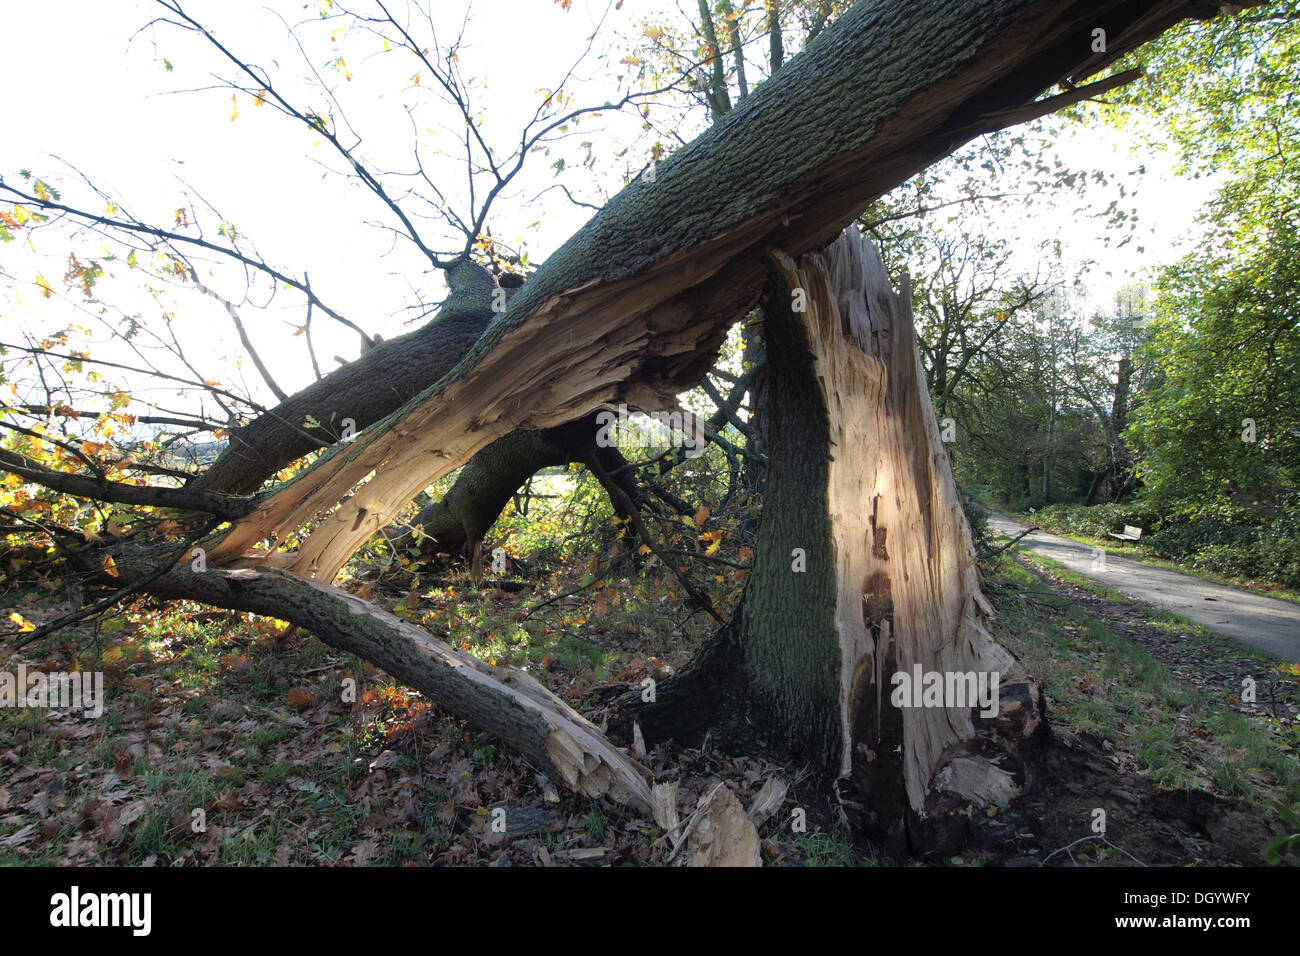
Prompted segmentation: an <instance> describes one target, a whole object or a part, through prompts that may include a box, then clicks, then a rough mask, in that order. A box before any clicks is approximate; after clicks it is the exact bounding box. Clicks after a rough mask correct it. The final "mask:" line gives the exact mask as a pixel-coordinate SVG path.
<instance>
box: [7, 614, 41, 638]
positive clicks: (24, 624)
mask: <svg viewBox="0 0 1300 956" xmlns="http://www.w3.org/2000/svg"><path fill="white" fill-rule="evenodd" d="M9 620H11V621H13V622H14V623H15V624H17V625H18V630H19V631H20V632H22V633H26V632H28V631H34V630H36V625H35V624H33V623H32V622H31V621H29V620H27V618H25V617H23V616H22V615H21V614H19V613H18V612H17V611H14V612H13V613H12V614H10V615H9Z"/></svg>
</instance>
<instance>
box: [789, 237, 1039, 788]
mask: <svg viewBox="0 0 1300 956" xmlns="http://www.w3.org/2000/svg"><path fill="white" fill-rule="evenodd" d="M771 256H772V259H773V262H774V263H775V265H776V267H777V268H778V269H779V270H780V272H781V274H782V276H783V278H784V280H785V281H786V283H787V284H788V286H789V288H791V289H792V290H798V291H800V292H802V298H803V300H804V301H803V302H802V303H800V304H802V305H804V308H803V309H802V310H800V309H798V308H797V307H796V310H795V312H796V315H797V316H798V318H799V320H800V321H801V323H802V325H803V327H804V330H805V332H806V335H807V339H808V344H809V346H810V348H811V351H812V354H813V357H814V374H815V378H816V380H817V383H818V387H819V388H820V389H821V392H822V395H823V398H824V400H825V404H826V409H827V413H828V415H829V419H830V447H831V453H832V461H831V465H830V477H829V496H828V497H829V504H830V511H831V524H832V541H833V545H834V552H835V561H836V579H837V580H836V591H837V595H836V601H837V603H836V612H835V623H836V628H837V631H838V636H839V642H840V650H841V659H842V662H841V667H840V675H841V680H840V709H841V722H842V726H841V731H842V734H843V741H844V746H843V749H842V759H841V767H840V772H841V775H842V776H844V777H848V776H850V774H851V773H852V771H853V764H854V761H860V760H870V759H872V758H873V756H874V750H873V748H876V747H878V746H879V745H878V742H877V741H875V740H855V739H854V733H855V728H856V727H858V726H859V714H858V712H857V711H858V708H861V707H873V708H875V710H876V713H877V714H879V713H880V711H881V709H882V708H886V707H890V706H891V704H890V701H889V699H888V698H889V695H890V685H891V678H892V677H893V674H894V673H897V672H904V673H911V671H912V669H913V667H914V665H918V664H919V665H921V667H922V668H923V670H924V671H926V672H934V671H937V672H941V673H949V672H963V673H964V672H991V671H994V672H998V673H999V674H1000V675H1001V678H1002V680H1003V681H1004V682H1006V681H1008V680H1011V679H1017V678H1020V677H1022V676H1023V672H1022V669H1021V667H1020V665H1019V663H1018V662H1017V661H1016V659H1015V658H1014V657H1012V656H1011V654H1009V653H1008V652H1007V651H1006V650H1005V649H1004V648H1002V647H1001V646H1000V645H999V644H998V643H997V642H996V641H994V640H993V638H992V636H991V635H990V633H989V631H988V629H987V626H986V625H987V621H988V618H989V617H990V616H991V613H992V609H991V607H990V606H989V604H988V602H987V601H986V600H985V598H984V596H983V594H982V593H981V591H980V583H979V572H978V568H977V566H976V558H975V549H974V547H973V545H972V543H971V537H970V530H969V527H968V526H967V523H966V517H965V513H964V511H963V508H962V502H961V499H960V496H959V493H958V491H957V486H956V483H955V481H954V479H953V475H952V468H951V466H950V465H949V462H948V456H947V452H946V450H945V449H944V447H943V444H942V442H941V441H940V435H939V426H938V422H937V421H936V420H935V415H934V411H933V408H932V407H931V404H930V402H929V400H928V397H927V392H926V386H925V374H924V371H923V369H922V367H921V364H920V353H919V351H918V350H917V348H916V341H915V333H914V330H913V325H912V312H911V290H910V288H909V285H908V283H907V281H906V279H904V282H903V287H902V289H901V290H900V292H898V293H895V292H894V290H893V288H892V287H891V285H890V283H889V278H888V276H887V275H886V273H885V270H884V267H883V265H882V264H881V261H880V257H879V255H878V254H877V252H876V250H875V247H874V246H872V244H871V243H870V242H869V241H867V240H866V239H864V238H863V237H861V236H860V235H859V234H857V232H856V230H849V231H846V232H845V233H844V234H843V235H842V236H841V237H840V238H839V239H837V240H836V241H835V242H834V243H833V244H832V245H831V246H830V247H829V248H828V249H827V251H826V252H825V253H824V254H822V255H809V256H806V257H805V258H804V259H802V260H801V261H800V262H799V263H795V262H794V261H793V260H792V259H791V258H790V257H789V256H787V255H785V254H784V253H782V252H780V251H773V252H772V253H771ZM900 710H901V712H902V721H903V749H904V754H903V756H904V776H905V783H906V790H907V796H908V801H909V803H910V804H911V806H912V809H913V810H915V811H917V812H921V811H922V809H923V806H924V802H925V796H926V794H927V793H928V792H929V791H930V790H931V784H932V778H933V776H934V774H935V773H936V771H937V770H939V769H940V767H941V766H942V765H943V764H944V763H945V762H946V761H947V760H948V759H951V757H952V756H953V753H954V749H955V748H954V745H958V744H960V743H961V742H962V741H965V740H968V739H970V738H971V737H973V736H974V734H975V727H974V725H973V723H972V719H971V709H970V707H962V706H947V707H905V708H900ZM870 723H871V724H872V725H874V726H879V725H880V721H879V720H873V721H871V722H870ZM859 745H861V746H859ZM971 769H972V768H970V767H963V772H961V773H950V774H948V775H947V776H946V777H945V778H944V782H945V783H946V784H948V785H949V789H951V790H952V791H953V792H958V793H961V795H962V796H964V797H967V798H968V799H972V800H975V801H977V802H981V803H982V802H986V801H989V800H995V799H1002V798H1003V797H1004V796H1005V794H1006V792H1007V791H1008V789H1009V785H1008V780H1007V775H1006V774H1005V772H1003V771H1002V770H1000V769H999V768H997V767H994V766H991V765H990V766H988V767H987V768H986V769H985V772H984V773H973V772H971ZM967 791H969V792H967Z"/></svg>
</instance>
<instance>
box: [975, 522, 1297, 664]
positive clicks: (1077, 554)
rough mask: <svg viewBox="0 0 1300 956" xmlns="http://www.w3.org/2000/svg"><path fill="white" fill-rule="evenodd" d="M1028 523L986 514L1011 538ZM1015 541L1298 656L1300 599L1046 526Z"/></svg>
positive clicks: (1213, 626)
mask: <svg viewBox="0 0 1300 956" xmlns="http://www.w3.org/2000/svg"><path fill="white" fill-rule="evenodd" d="M1026 527H1029V526H1028V525H1023V524H1020V523H1018V522H1015V521H1012V520H1011V519H1010V518H1008V517H1007V516H1006V515H1003V514H998V513H997V512H993V513H992V514H990V515H989V530H990V531H991V532H995V533H997V534H1004V535H1006V536H1007V537H1011V538H1014V537H1015V536H1016V535H1017V534H1019V533H1020V532H1021V531H1023V530H1024V529H1025V528H1026ZM1016 547H1019V548H1027V549H1028V550H1030V551H1035V552H1037V553H1038V554H1041V555H1043V556H1045V557H1048V558H1052V559H1053V560H1056V561H1059V562H1060V563H1061V564H1063V565H1065V566H1066V567H1067V568H1069V569H1070V570H1071V571H1074V572H1076V573H1078V574H1082V575H1085V576H1087V577H1090V578H1092V579H1093V580H1095V581H1100V582H1101V583H1102V584H1105V585H1106V586H1107V587H1109V588H1111V589H1112V590H1115V591H1119V592H1120V593H1121V594H1123V595H1124V596H1125V597H1129V598H1133V599H1134V600H1137V601H1142V602H1144V603H1146V604H1152V605H1154V606H1156V607H1158V608H1162V609H1163V610H1166V611H1172V612H1174V613H1175V614H1181V615H1182V616H1183V617H1189V618H1191V619H1192V620H1193V621H1199V622H1200V623H1202V624H1204V625H1205V626H1206V627H1208V628H1209V629H1210V630H1212V631H1216V632H1218V633H1219V634H1222V635H1224V636H1225V637H1230V638H1232V639H1233V640H1237V641H1240V642H1241V643H1243V644H1247V645H1249V646H1250V647H1253V648H1256V649H1257V650H1261V651H1263V652H1265V653H1266V654H1272V655H1273V656H1274V657H1280V658H1282V659H1284V660H1288V661H1296V660H1300V604H1292V603H1291V602H1289V601H1279V600H1278V599H1277V598H1269V597H1264V596H1263V595H1261V594H1255V593H1254V592H1251V591H1242V590H1239V589H1238V588H1233V587H1227V586H1225V585H1222V584H1211V583H1210V582H1209V581H1202V580H1201V579H1200V578H1194V577H1191V576H1189V575H1186V574H1180V573H1179V572H1177V571H1168V570H1166V569H1164V568H1157V567H1155V566H1153V565H1150V564H1143V563H1142V562H1140V561H1133V560H1130V559H1128V558H1118V557H1116V556H1115V555H1113V554H1110V553H1108V552H1105V551H1101V550H1100V549H1098V548H1092V547H1089V546H1088V545H1086V544H1080V543H1079V542H1078V541H1071V540H1070V539H1069V538H1062V537H1059V536H1057V535H1054V534H1049V533H1048V532H1046V531H1035V532H1033V533H1032V534H1030V535H1028V536H1026V537H1024V538H1021V539H1020V541H1019V543H1018V544H1017V545H1016Z"/></svg>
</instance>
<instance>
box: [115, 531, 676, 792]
mask: <svg viewBox="0 0 1300 956" xmlns="http://www.w3.org/2000/svg"><path fill="white" fill-rule="evenodd" d="M118 557H119V561H118V564H119V568H120V570H121V572H122V573H123V575H125V576H130V577H134V576H140V577H143V576H144V575H146V574H148V573H150V572H151V571H152V569H151V567H150V565H149V562H147V561H142V560H141V559H140V558H139V556H138V555H134V556H133V555H131V554H130V552H127V551H119V553H118ZM148 590H149V593H151V594H154V595H157V596H159V597H168V598H177V599H187V600H192V601H201V602H203V603H204V604H209V605H211V606H213V607H222V608H229V609H231V610H237V611H251V612H253V613H255V614H265V615H268V616H271V617H275V618H279V619H280V620H284V621H288V622H290V623H292V624H297V625H298V626H300V627H302V628H304V629H306V630H308V631H310V632H311V633H312V634H314V635H316V637H318V638H320V639H321V640H322V641H324V642H325V643H326V644H330V645H332V646H333V647H337V648H339V649H340V650H343V651H348V652H350V653H353V654H357V655H359V656H360V657H362V658H363V659H365V660H368V661H370V662H372V663H374V664H376V665H378V666H379V667H382V668H383V669H384V670H385V671H387V672H388V673H389V674H390V675H392V676H393V677H394V678H396V679H397V680H399V681H401V682H402V683H404V684H406V685H408V686H410V687H414V688H415V689H416V690H418V691H420V692H421V693H422V694H424V695H425V696H426V697H428V698H429V699H430V700H432V701H434V702H435V703H437V704H438V705H439V706H440V707H442V708H443V709H444V710H445V711H446V712H447V713H449V714H452V715H454V716H455V717H457V718H459V719H462V720H468V721H470V722H471V723H472V724H473V725H474V726H476V727H479V728H481V729H483V730H485V731H487V732H488V733H491V734H493V735H494V736H496V737H497V738H498V739H500V740H502V741H504V742H505V743H506V744H507V745H508V746H510V747H511V748H512V749H514V750H516V751H517V752H519V753H521V754H523V755H524V756H526V757H527V758H529V759H530V760H532V761H534V762H535V763H536V765H537V766H538V767H539V768H542V769H544V770H545V771H546V772H547V773H548V774H549V775H552V776H553V777H554V779H556V780H559V781H563V782H564V783H565V784H567V785H568V786H569V787H570V788H572V789H573V790H575V791H577V792H578V793H582V794H586V795H587V796H590V797H593V798H597V797H601V796H606V795H607V796H609V797H610V798H611V799H613V800H615V801H616V802H618V803H621V804H623V805H625V806H629V807H632V808H634V809H636V810H639V811H640V812H642V813H647V814H649V813H650V812H651V807H652V801H651V798H650V783H649V782H648V781H649V780H650V774H649V772H648V771H647V770H645V768H643V767H641V766H640V765H639V764H637V763H636V761H634V760H632V759H631V758H630V757H628V756H626V755H625V754H624V753H623V752H622V751H621V750H619V749H618V748H616V747H615V746H614V745H613V744H611V743H610V742H609V741H608V740H606V739H605V737H604V735H603V734H602V733H601V732H600V730H599V729H598V728H596V727H595V726H593V725H592V724H591V723H590V722H589V721H588V720H587V719H586V718H584V717H582V716H581V715H580V714H578V713H577V711H575V710H574V709H573V708H572V707H570V706H569V705H568V704H566V703H565V702H564V701H562V700H561V699H560V698H558V697H556V696H555V695H554V694H552V693H551V692H550V691H549V690H547V689H546V688H545V687H543V686H542V685H541V684H539V683H538V682H537V681H536V680H534V679H533V678H532V677H530V676H529V675H528V674H526V673H524V672H522V671H518V670H514V669H511V668H504V667H493V666H492V665H490V664H488V663H486V662H485V661H481V660H479V659H478V658H477V657H474V656H473V655H472V654H467V653H463V652H461V651H458V650H456V649H455V648H452V647H451V646H449V645H448V644H446V643H444V642H442V641H440V640H438V639H437V638H436V637H434V636H433V635H432V634H429V633H428V632H427V631H424V630H422V629H420V628H418V627H416V626H415V625H414V624H411V623H409V622H407V621H403V620H402V619H400V618H398V617H395V616H394V615H392V614H389V613H388V612H387V611H385V610H383V609H382V608H379V607H377V606H375V605H373V604H370V603H369V602H367V601H364V600H362V599H361V598H359V597H357V596H356V595H353V594H349V593H347V592H346V591H342V590H339V589H337V588H334V587H331V586H329V585H326V584H321V583H320V582H318V581H308V580H306V579H303V578H300V577H297V576H296V575H293V574H288V573H284V572H280V571H273V570H267V569H263V570H240V571H220V570H216V569H207V570H203V571H196V570H193V569H192V568H191V567H189V566H186V565H181V566H180V567H177V568H173V569H172V570H170V571H168V572H167V573H166V574H165V575H162V576H161V577H158V578H155V579H154V580H153V581H152V582H151V583H150V584H149V588H148Z"/></svg>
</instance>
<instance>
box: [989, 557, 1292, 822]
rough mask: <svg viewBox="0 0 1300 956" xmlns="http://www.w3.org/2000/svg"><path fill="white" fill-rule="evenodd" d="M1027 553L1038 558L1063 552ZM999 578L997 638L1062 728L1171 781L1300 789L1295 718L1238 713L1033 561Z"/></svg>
mask: <svg viewBox="0 0 1300 956" xmlns="http://www.w3.org/2000/svg"><path fill="white" fill-rule="evenodd" d="M1024 557H1025V558H1026V559H1027V561H1028V562H1031V563H1032V564H1034V565H1037V566H1039V567H1044V568H1046V567H1047V566H1048V565H1049V564H1056V562H1050V561H1044V559H1042V558H1041V556H1039V555H1025V556H1024ZM1051 571H1052V573H1053V574H1058V573H1059V574H1060V576H1061V577H1062V578H1063V579H1066V580H1070V579H1071V577H1080V580H1079V581H1078V582H1074V581H1071V583H1078V584H1079V586H1080V587H1085V588H1087V589H1088V590H1090V591H1091V592H1092V593H1094V594H1098V595H1099V596H1101V597H1104V598H1106V599H1107V600H1119V601H1123V600H1124V599H1123V598H1120V597H1119V596H1118V595H1115V593H1114V592H1112V591H1110V590H1109V589H1108V588H1105V587H1103V586H1101V585H1097V584H1096V583H1095V582H1092V581H1090V580H1088V579H1086V578H1081V576H1077V575H1075V576H1071V575H1069V572H1067V571H1064V569H1059V565H1058V567H1057V568H1053V569H1051ZM991 581H992V585H993V587H992V590H993V591H994V592H995V595H996V598H997V604H998V610H999V618H998V625H999V626H998V635H999V638H1000V639H1001V640H1003V641H1004V642H1005V643H1006V645H1007V647H1008V649H1010V650H1011V651H1012V652H1013V653H1015V654H1016V655H1017V656H1018V657H1019V658H1020V659H1021V660H1022V661H1023V662H1024V664H1025V666H1026V668H1027V669H1028V670H1029V672H1030V673H1032V674H1034V675H1035V677H1036V678H1037V679H1038V680H1039V681H1041V682H1042V685H1043V690H1044V693H1045V695H1046V697H1047V701H1048V712H1049V714H1050V715H1051V720H1052V726H1053V729H1054V732H1056V733H1057V734H1058V735H1060V736H1062V737H1064V738H1067V739H1068V738H1069V737H1070V736H1072V735H1075V736H1077V735H1078V734H1081V733H1084V732H1088V733H1091V734H1094V735H1096V736H1097V737H1099V738H1101V739H1102V740H1103V741H1106V742H1108V743H1109V744H1110V746H1112V747H1113V748H1114V749H1115V751H1116V753H1117V755H1119V756H1120V757H1121V760H1122V762H1124V763H1127V764H1129V765H1130V767H1131V769H1134V770H1136V771H1138V772H1140V773H1143V774H1145V775H1147V776H1148V777H1150V778H1152V779H1153V780H1155V781H1156V782H1157V783H1158V784H1160V785H1161V786H1164V787H1170V788H1205V789H1210V790H1213V791H1215V792H1218V793H1221V794H1224V795H1228V796H1235V797H1242V798H1244V799H1247V800H1249V801H1251V802H1252V803H1254V804H1256V805H1257V806H1260V807H1267V806H1268V803H1269V801H1270V800H1271V799H1283V800H1285V801H1286V802H1287V803H1290V804H1294V803H1296V802H1297V801H1300V761H1298V760H1297V758H1296V747H1297V744H1300V734H1298V731H1297V728H1296V727H1295V726H1294V725H1285V726H1279V725H1278V724H1277V723H1276V722H1271V721H1270V722H1269V724H1268V726H1269V730H1270V731H1271V732H1263V728H1262V726H1261V720H1260V718H1258V717H1251V716H1248V715H1246V714H1243V713H1241V712H1240V711H1239V710H1238V709H1236V708H1235V707H1234V702H1233V701H1232V700H1231V698H1230V695H1229V694H1228V693H1226V692H1219V691H1217V689H1215V688H1206V687H1200V686H1195V685H1191V684H1189V683H1187V682H1186V681H1183V680H1180V679H1179V678H1177V677H1176V676H1175V675H1174V674H1173V673H1172V672H1171V671H1170V670H1169V668H1168V667H1166V666H1165V665H1164V664H1163V663H1161V662H1160V661H1159V660H1157V659H1156V658H1155V657H1153V656H1152V655H1151V654H1150V653H1149V652H1148V651H1147V650H1146V649H1144V648H1143V647H1141V646H1139V645H1137V644H1134V643H1132V642H1130V641H1128V640H1126V639H1125V638H1123V637H1122V636H1120V635H1118V634H1116V633H1115V632H1114V631H1113V630H1112V629H1111V628H1110V626H1109V625H1108V624H1107V623H1106V622H1105V621H1103V620H1100V619H1098V618H1096V617H1093V616H1091V615H1090V614H1088V613H1087V612H1086V611H1084V610H1083V609H1081V608H1080V607H1078V606H1077V605H1075V604H1072V603H1071V602H1070V601H1068V600H1067V599H1065V598H1062V597H1061V596H1060V595H1058V594H1057V593H1056V592H1055V591H1053V590H1052V589H1051V588H1049V587H1048V586H1047V585H1046V584H1045V583H1043V582H1042V581H1041V580H1040V579H1039V578H1037V577H1036V576H1035V575H1034V574H1033V572H1032V571H1031V570H1030V567H1029V566H1028V564H1020V563H1013V562H1003V564H1002V568H1001V571H1000V573H999V575H998V576H997V577H996V578H993V579H991ZM1125 603H1131V602H1125ZM1150 623H1151V624H1152V626H1154V627H1157V628H1161V629H1168V630H1170V631H1171V633H1172V632H1175V631H1176V632H1177V633H1179V634H1182V635H1185V636H1187V637H1188V638H1190V639H1191V640H1194V641H1200V642H1205V645H1206V646H1207V647H1209V648H1210V649H1211V650H1213V649H1214V648H1222V647H1230V648H1231V649H1232V650H1233V652H1234V653H1237V654H1238V655H1244V656H1247V657H1249V658H1251V659H1258V660H1259V661H1260V667H1261V672H1262V673H1265V672H1267V670H1268V669H1269V668H1270V667H1271V666H1272V664H1273V662H1272V660H1271V659H1270V658H1268V657H1266V656H1265V655H1257V654H1255V653H1254V652H1251V651H1250V649H1249V648H1242V647H1241V646H1240V645H1237V644H1235V643H1233V642H1230V641H1227V640H1226V639H1224V638H1220V637H1218V636H1217V635H1214V634H1212V633H1211V632H1209V631H1208V630H1207V629H1205V628H1203V627H1201V626H1200V625H1196V624H1194V623H1193V622H1190V621H1187V620H1186V619H1183V618H1180V617H1178V616H1177V615H1173V614H1166V613H1164V612H1159V611H1152V612H1151V614H1150ZM1125 769H1128V768H1127V767H1126V768H1125Z"/></svg>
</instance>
